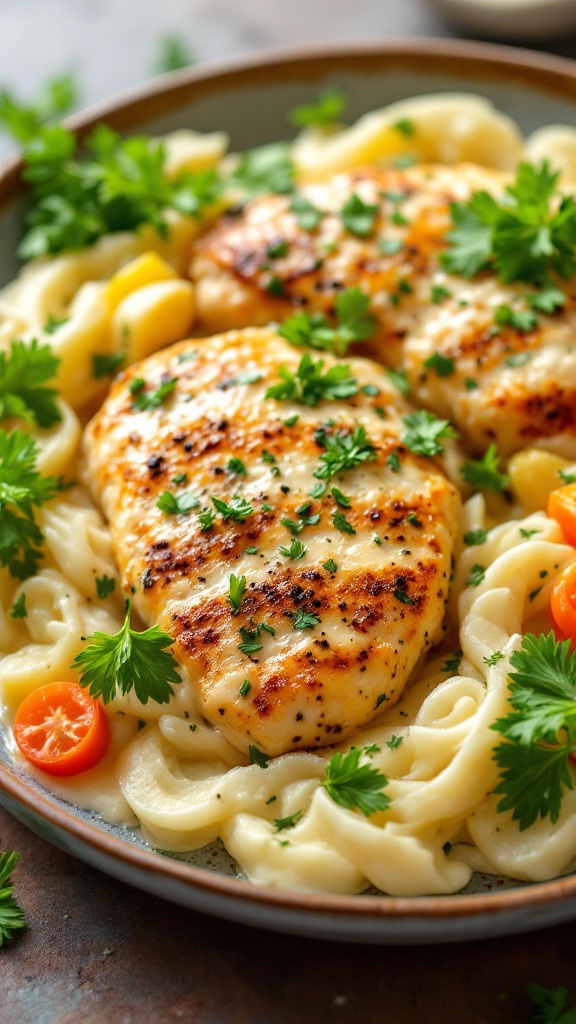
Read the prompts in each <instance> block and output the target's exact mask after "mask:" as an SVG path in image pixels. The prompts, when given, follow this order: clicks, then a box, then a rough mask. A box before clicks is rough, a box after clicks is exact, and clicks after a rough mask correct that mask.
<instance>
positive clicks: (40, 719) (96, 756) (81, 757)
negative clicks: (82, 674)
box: [14, 683, 110, 775]
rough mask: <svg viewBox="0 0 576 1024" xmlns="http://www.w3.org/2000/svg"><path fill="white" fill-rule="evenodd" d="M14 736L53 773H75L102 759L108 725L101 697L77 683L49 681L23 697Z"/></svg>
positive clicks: (35, 761)
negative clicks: (96, 698)
mask: <svg viewBox="0 0 576 1024" xmlns="http://www.w3.org/2000/svg"><path fill="white" fill-rule="evenodd" d="M14 739H15V740H16V743H17V744H18V747H19V749H20V751H21V753H22V754H23V755H24V757H25V758H26V759H27V760H28V761H30V762H31V763H32V764H34V765H36V767H37V768H41V769H42V771H43V772H47V773H48V774H49V775H77V774H78V773H79V772H85V771H88V769H89V768H93V767H94V765H96V764H98V762H99V761H101V760H102V758H103V757H104V754H105V753H106V751H107V749H108V744H109V742H110V726H109V724H108V719H107V717H106V712H105V711H104V708H103V706H102V704H101V703H100V701H97V700H94V698H93V697H91V696H90V694H89V693H87V692H86V690H83V689H82V687H81V686H78V684H77V683H50V684H49V685H48V686H41V687H40V688H39V689H38V690H34V691H33V692H32V693H31V694H29V696H28V697H26V699H25V700H23V701H22V703H21V705H20V707H19V708H18V711H17V712H16V718H15V721H14Z"/></svg>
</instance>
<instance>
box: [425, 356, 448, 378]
mask: <svg viewBox="0 0 576 1024" xmlns="http://www.w3.org/2000/svg"><path fill="white" fill-rule="evenodd" d="M423 365H424V366H425V367H426V369H428V370H434V373H435V374H436V376H437V377H449V376H450V375H451V374H452V373H454V368H455V365H456V364H455V362H454V360H453V359H452V358H450V356H442V355H440V353H439V352H434V353H433V355H431V356H428V359H425V360H424V364H423Z"/></svg>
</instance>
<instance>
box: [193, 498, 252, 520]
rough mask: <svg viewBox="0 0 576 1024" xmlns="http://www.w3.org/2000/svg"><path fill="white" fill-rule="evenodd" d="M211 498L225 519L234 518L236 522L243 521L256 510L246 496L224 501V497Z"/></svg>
mask: <svg viewBox="0 0 576 1024" xmlns="http://www.w3.org/2000/svg"><path fill="white" fill-rule="evenodd" d="M210 500H211V502H212V504H213V505H214V508H215V509H216V511H217V512H219V513H220V515H221V516H222V518H223V519H224V520H228V519H233V520H234V522H236V523H243V522H244V520H245V519H247V518H248V516H251V515H252V513H253V512H254V508H253V506H252V505H251V504H250V502H249V501H247V500H246V498H238V497H236V498H232V499H231V500H230V501H224V500H223V498H211V499H210ZM200 515H202V513H200Z"/></svg>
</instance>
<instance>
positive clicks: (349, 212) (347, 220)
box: [340, 192, 379, 238]
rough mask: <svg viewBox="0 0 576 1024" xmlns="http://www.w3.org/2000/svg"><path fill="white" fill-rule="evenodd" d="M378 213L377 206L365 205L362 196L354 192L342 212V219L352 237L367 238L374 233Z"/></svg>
mask: <svg viewBox="0 0 576 1024" xmlns="http://www.w3.org/2000/svg"><path fill="white" fill-rule="evenodd" d="M378 211H379V207H378V205H377V204H372V203H365V202H363V200H362V199H361V198H360V196H358V195H356V193H355V192H353V193H352V195H351V196H349V198H348V199H347V200H346V202H345V204H344V206H343V207H342V209H341V211H340V219H341V221H342V224H343V225H344V227H345V228H346V230H347V231H349V232H350V234H351V235H356V236H357V237H358V238H366V237H367V236H368V235H371V234H372V232H373V231H374V222H375V220H376V217H377V216H378Z"/></svg>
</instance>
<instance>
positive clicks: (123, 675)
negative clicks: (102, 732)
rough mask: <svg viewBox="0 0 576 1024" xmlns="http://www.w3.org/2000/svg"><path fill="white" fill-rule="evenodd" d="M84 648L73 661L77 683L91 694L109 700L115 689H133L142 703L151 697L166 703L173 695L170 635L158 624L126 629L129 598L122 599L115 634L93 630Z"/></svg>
mask: <svg viewBox="0 0 576 1024" xmlns="http://www.w3.org/2000/svg"><path fill="white" fill-rule="evenodd" d="M89 640H90V641H92V642H91V643H90V644H89V646H88V647H86V648H85V649H84V650H83V651H81V652H80V654H78V655H77V656H76V657H75V658H74V661H73V668H77V669H78V670H79V671H80V673H81V676H80V680H79V682H80V685H81V686H85V687H87V688H88V689H89V691H90V693H91V694H92V696H93V697H101V698H102V700H103V701H104V703H105V704H108V703H109V701H111V700H112V699H113V697H114V695H115V693H116V689H117V688H118V689H119V690H120V692H121V693H122V694H124V695H125V694H127V693H130V692H131V691H132V690H133V691H134V693H135V695H136V697H137V699H138V700H139V701H141V703H142V704H147V703H148V701H149V700H153V701H155V702H156V703H158V704H166V703H167V702H168V701H169V700H170V697H171V696H172V695H173V693H174V690H173V689H172V686H171V685H170V684H171V683H180V682H181V679H180V676H179V675H178V671H177V669H178V664H177V662H176V661H175V660H174V658H173V657H172V654H171V653H170V652H169V651H168V650H166V648H168V647H171V646H172V643H173V641H172V637H171V636H169V634H168V633H163V632H162V630H161V629H160V628H159V626H152V627H151V628H150V629H146V630H144V632H142V633H138V632H136V631H135V630H133V629H131V628H130V601H127V602H126V618H125V620H124V625H123V626H122V627H121V628H120V629H119V631H118V632H117V633H114V634H113V635H109V634H108V633H98V632H97V633H93V634H92V636H91V637H89Z"/></svg>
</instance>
